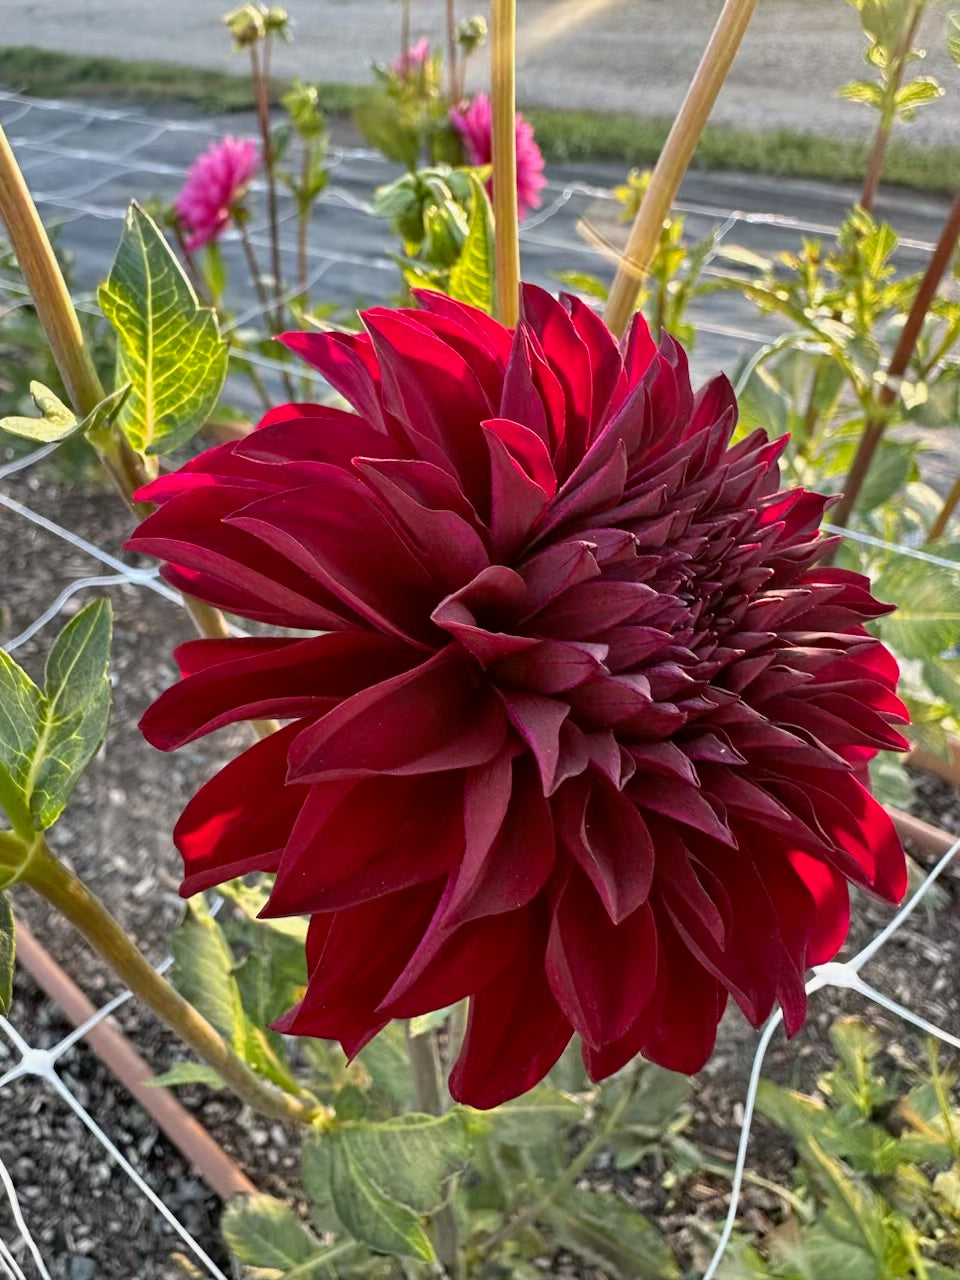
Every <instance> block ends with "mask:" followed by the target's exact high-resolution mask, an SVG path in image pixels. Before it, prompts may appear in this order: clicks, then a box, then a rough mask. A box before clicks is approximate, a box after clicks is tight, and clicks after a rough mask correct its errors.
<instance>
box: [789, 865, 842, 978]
mask: <svg viewBox="0 0 960 1280" xmlns="http://www.w3.org/2000/svg"><path fill="white" fill-rule="evenodd" d="M788 857H789V859H790V865H791V866H792V867H793V870H794V871H795V872H796V873H797V875H798V876H799V877H800V879H801V880H802V881H803V883H804V885H805V887H806V889H807V891H808V893H809V894H810V896H811V898H812V899H813V901H814V904H815V907H814V913H813V916H812V918H811V920H810V923H809V934H808V938H807V964H808V965H810V966H811V967H813V966H814V965H818V964H826V963H827V962H828V961H830V960H832V959H833V958H834V957H835V956H836V954H837V952H838V951H839V950H840V948H841V947H842V946H843V944H844V942H845V941H846V937H847V933H848V931H849V929H850V892H849V889H848V887H847V881H846V878H845V877H844V876H842V875H841V874H840V872H839V871H835V870H834V868H833V867H830V866H828V865H827V864H826V863H824V862H820V861H819V860H818V859H817V858H811V857H809V856H808V855H807V854H805V853H800V852H798V851H792V852H791V853H790V854H788Z"/></svg>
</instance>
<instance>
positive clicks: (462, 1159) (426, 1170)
mask: <svg viewBox="0 0 960 1280" xmlns="http://www.w3.org/2000/svg"><path fill="white" fill-rule="evenodd" d="M464 1121H465V1113H464V1112H462V1111H461V1110H460V1109H459V1108H456V1109H454V1110H452V1111H448V1112H447V1113H446V1114H445V1115H442V1116H431V1115H422V1114H418V1113H417V1112H412V1113H410V1114H408V1115H403V1116H393V1117H391V1118H390V1119H388V1120H378V1121H371V1120H358V1121H353V1122H351V1123H348V1124H344V1125H342V1126H339V1127H338V1128H337V1130H336V1132H335V1135H334V1160H335V1161H336V1158H337V1155H338V1153H341V1152H344V1151H345V1152H348V1153H349V1156H350V1162H351V1166H352V1167H354V1168H356V1169H358V1170H360V1171H361V1172H362V1173H363V1174H365V1175H366V1176H367V1177H368V1178H369V1179H370V1180H371V1181H372V1182H374V1183H375V1184H376V1185H377V1186H378V1187H379V1189H380V1190H381V1191H382V1192H383V1193H384V1195H386V1196H388V1197H389V1198H390V1199H391V1200H394V1201H396V1202H397V1203H398V1204H402V1205H403V1206H405V1207H406V1208H407V1209H412V1210H413V1211H414V1212H415V1213H432V1212H434V1211H435V1210H436V1209H438V1208H439V1207H440V1206H441V1205H442V1204H443V1203H444V1201H445V1199H446V1194H447V1183H448V1182H449V1180H450V1179H451V1178H452V1177H453V1176H454V1175H455V1174H457V1173H460V1172H461V1171H462V1170H463V1169H464V1168H466V1165H467V1162H468V1160H469V1158H470V1144H469V1139H468V1136H467V1128H466V1124H465V1122H464Z"/></svg>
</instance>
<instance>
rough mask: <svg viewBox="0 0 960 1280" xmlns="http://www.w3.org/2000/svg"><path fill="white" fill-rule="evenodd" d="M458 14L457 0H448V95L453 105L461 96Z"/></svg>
mask: <svg viewBox="0 0 960 1280" xmlns="http://www.w3.org/2000/svg"><path fill="white" fill-rule="evenodd" d="M458 84H459V77H458V75H457V14H456V0H447V96H448V97H449V99H450V105H451V107H452V106H454V105H455V104H456V102H457V99H458V98H459V97H460V94H459V92H458V89H457V86H458Z"/></svg>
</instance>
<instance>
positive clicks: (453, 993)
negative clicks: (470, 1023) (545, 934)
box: [380, 906, 523, 1018]
mask: <svg viewBox="0 0 960 1280" xmlns="http://www.w3.org/2000/svg"><path fill="white" fill-rule="evenodd" d="M439 909H440V910H442V906H441V908H439ZM520 927H522V925H521V926H520ZM522 949H523V942H522V939H521V937H520V935H519V934H518V925H517V922H516V921H515V920H514V919H511V918H510V917H509V916H505V915H504V916H494V917H492V918H487V919H484V920H471V921H469V922H468V923H467V924H464V925H461V926H460V927H459V928H457V929H453V930H446V929H444V930H438V931H436V932H432V931H431V928H430V927H429V926H428V928H427V931H426V933H425V934H424V935H423V939H422V941H421V943H420V945H419V947H418V948H417V950H416V951H415V952H414V953H413V955H412V956H411V958H410V962H409V964H408V965H407V966H406V968H405V969H404V970H403V972H402V973H401V974H400V976H399V978H398V979H397V981H396V982H395V983H394V984H393V986H392V987H391V988H390V990H389V991H388V992H387V994H386V995H385V996H384V998H383V1000H382V1001H381V1003H380V1009H381V1010H382V1011H383V1012H384V1013H389V1015H390V1017H392V1018H416V1017H419V1016H420V1015H421V1014H423V1013H430V1012H431V1011H432V1010H434V1009H443V1008H445V1007H447V1006H448V1005H452V1004H456V1003H457V1002H458V1001H460V1000H462V999H464V997H465V996H470V995H473V994H474V992H475V991H477V990H478V989H481V988H483V987H485V986H487V985H489V984H490V983H491V982H493V981H494V980H495V979H496V978H497V977H498V976H499V975H500V974H501V973H502V972H503V970H504V969H506V968H507V967H509V966H510V965H511V964H512V963H513V962H514V960H515V959H516V956H517V954H518V953H519V952H521V951H522Z"/></svg>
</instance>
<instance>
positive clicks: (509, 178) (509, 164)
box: [490, 0, 520, 329]
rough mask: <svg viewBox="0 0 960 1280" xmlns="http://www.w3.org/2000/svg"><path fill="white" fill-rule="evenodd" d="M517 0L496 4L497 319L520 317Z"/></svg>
mask: <svg viewBox="0 0 960 1280" xmlns="http://www.w3.org/2000/svg"><path fill="white" fill-rule="evenodd" d="M516 51H517V4H516V0H491V20H490V98H491V103H492V109H493V217H494V237H495V249H496V261H497V316H498V318H499V320H500V322H501V324H505V325H506V326H507V327H508V328H510V329H512V328H514V327H515V326H516V323H517V321H518V319H519V317H520V216H519V212H518V208H517V103H516V88H517V86H516V78H517V69H516Z"/></svg>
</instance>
